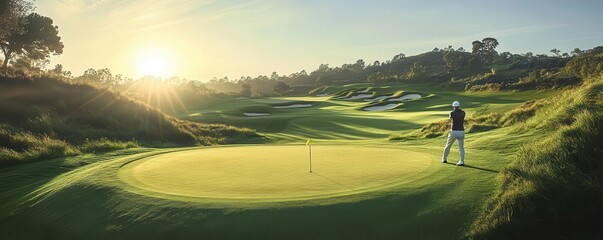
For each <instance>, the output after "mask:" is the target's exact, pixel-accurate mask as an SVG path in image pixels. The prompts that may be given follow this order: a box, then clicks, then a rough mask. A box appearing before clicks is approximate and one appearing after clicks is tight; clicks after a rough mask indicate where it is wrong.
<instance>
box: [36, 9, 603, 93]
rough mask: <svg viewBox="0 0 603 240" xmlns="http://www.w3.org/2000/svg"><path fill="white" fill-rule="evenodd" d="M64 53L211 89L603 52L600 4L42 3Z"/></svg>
mask: <svg viewBox="0 0 603 240" xmlns="http://www.w3.org/2000/svg"><path fill="white" fill-rule="evenodd" d="M34 5H35V6H36V9H35V11H36V12H38V13H39V14H41V15H44V16H48V17H50V18H52V19H53V20H54V23H55V25H57V26H58V27H59V36H61V39H62V41H63V43H64V44H65V48H64V51H63V54H62V55H60V56H54V57H53V58H52V61H51V64H50V65H49V67H50V68H52V67H53V66H54V65H55V64H62V65H63V67H64V69H66V70H70V71H72V72H73V75H75V76H79V75H81V74H82V73H83V72H84V71H85V70H86V69H88V68H94V69H100V68H109V69H111V72H112V73H114V74H122V75H124V76H128V77H131V78H138V77H141V76H143V75H146V74H155V75H159V76H160V77H164V78H167V77H171V76H178V77H181V78H188V79H195V80H201V81H207V80H209V79H211V78H212V77H218V78H221V77H229V78H230V79H238V78H239V77H241V76H252V77H255V76H258V75H268V76H269V75H270V74H271V73H272V72H274V71H275V72H277V73H278V74H280V75H283V74H286V75H288V74H291V73H294V72H299V71H301V70H306V71H308V72H310V71H312V70H315V69H316V68H318V66H319V65H320V64H322V63H327V64H329V65H330V66H340V65H342V64H344V63H353V62H355V61H356V60H358V59H363V60H364V61H365V62H367V63H371V62H373V61H375V60H379V61H386V60H389V59H391V58H392V57H393V56H395V55H397V54H399V53H404V54H406V55H407V56H410V55H416V54H420V53H423V52H427V51H431V50H432V49H434V47H438V48H443V47H446V46H448V45H452V46H453V47H454V48H458V47H463V48H465V49H471V42H472V41H474V40H481V39H483V38H485V37H494V38H496V39H498V41H499V43H500V45H499V47H498V49H497V50H498V51H499V52H505V51H508V52H512V53H525V52H533V53H535V54H539V53H544V54H550V50H551V49H553V48H557V49H559V50H561V51H562V52H568V53H569V52H570V51H572V50H573V49H574V48H580V49H583V50H584V49H590V48H593V47H595V46H599V45H603V28H602V27H600V25H601V24H602V23H603V14H600V11H601V10H603V1H600V0H548V1H545V0H530V1H519V0H506V1H487V0H456V1H449V0H420V1H394V0H379V1H377V0H374V1H368V0H366V1H360V0H348V1H338V0H278V1H277V0H272V1H269V0H247V1H243V0H219V1H218V0H195V1H193V0H37V1H35V2H34Z"/></svg>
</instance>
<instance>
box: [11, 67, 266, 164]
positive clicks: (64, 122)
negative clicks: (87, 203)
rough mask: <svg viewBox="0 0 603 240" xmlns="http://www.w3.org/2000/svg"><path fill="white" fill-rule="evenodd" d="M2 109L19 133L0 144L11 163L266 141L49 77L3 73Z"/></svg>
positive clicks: (239, 130)
mask: <svg viewBox="0 0 603 240" xmlns="http://www.w3.org/2000/svg"><path fill="white" fill-rule="evenodd" d="M0 112H2V115H0V124H4V125H3V126H4V127H3V129H10V132H11V133H12V134H13V135H15V136H14V137H12V138H6V139H5V142H9V140H10V143H11V144H12V145H0V146H1V147H2V149H3V150H2V157H0V160H2V161H3V162H11V163H17V162H25V161H32V160H41V159H47V158H53V157H59V156H70V155H74V154H77V153H80V152H91V151H102V150H115V149H122V148H129V147H135V146H147V147H166V146H170V147H175V146H195V145H211V144H225V143H234V142H248V141H251V142H253V141H256V142H257V141H262V139H261V137H260V136H259V135H258V134H257V133H255V132H254V131H252V130H250V129H243V128H236V127H232V126H228V125H224V124H202V123H195V122H187V121H183V120H178V119H175V118H173V117H170V116H167V115H165V114H164V113H162V112H160V111H158V110H156V109H154V108H152V107H150V106H149V105H147V104H144V103H141V102H139V101H136V100H133V99H131V98H128V97H125V96H124V95H122V94H120V93H117V92H113V91H110V90H107V89H100V88H96V87H92V86H90V85H85V84H70V83H67V82H65V81H63V80H61V79H58V78H53V77H49V76H33V77H27V76H12V77H7V76H0ZM5 131H8V130H5ZM20 143H23V144H25V143H27V144H25V145H26V146H25V147H23V146H19V144H20Z"/></svg>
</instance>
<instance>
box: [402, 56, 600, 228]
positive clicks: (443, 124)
mask: <svg viewBox="0 0 603 240" xmlns="http://www.w3.org/2000/svg"><path fill="white" fill-rule="evenodd" d="M602 74H603V53H601V52H598V51H593V52H591V53H587V54H583V55H580V56H577V57H575V58H573V59H572V60H571V61H569V62H568V64H567V65H566V66H565V67H564V68H561V69H558V70H556V72H555V73H553V74H549V75H550V76H548V77H547V76H544V75H546V74H541V75H539V76H538V77H535V76H533V75H532V74H530V75H529V76H528V77H526V78H530V79H529V80H526V79H525V78H524V79H520V80H519V82H518V83H520V84H521V83H522V82H524V83H525V82H526V81H528V82H532V83H533V84H535V86H542V87H546V85H547V84H550V83H551V82H552V81H555V80H554V79H555V76H571V77H572V78H578V79H579V81H578V82H579V83H580V85H579V86H577V87H574V88H570V89H566V90H564V91H563V92H562V93H561V94H558V95H554V96H551V97H547V98H544V99H539V100H535V101H528V102H526V103H524V104H523V105H521V106H519V107H517V108H515V109H513V110H510V111H506V112H489V113H486V114H481V115H480V114H477V115H474V116H473V117H469V118H468V119H467V120H466V131H467V132H468V133H477V132H485V131H489V130H492V129H496V128H503V127H507V128H509V129H510V133H511V134H510V135H508V136H507V138H519V136H522V135H523V136H525V135H529V136H533V138H531V139H538V140H536V141H534V140H532V141H526V140H511V139H509V141H519V142H521V143H520V144H519V146H521V147H519V149H517V153H516V154H515V155H514V158H513V160H512V162H511V164H510V165H509V166H508V167H506V168H505V169H504V170H503V171H501V173H500V174H499V175H498V177H497V181H498V187H497V191H496V193H495V194H494V195H493V196H492V197H491V198H490V199H489V200H488V201H487V202H486V204H485V206H484V208H483V210H482V212H481V214H480V215H479V217H478V218H477V219H476V220H475V221H474V223H473V225H472V226H471V228H470V230H469V232H468V236H469V237H471V238H475V239H509V238H512V239H542V238H547V239H550V238H553V239H598V238H601V237H603V231H602V230H601V229H600V226H601V225H603V220H602V219H601V218H600V216H601V215H603V209H602V208H601V205H603V197H602V196H603V162H602V161H601V159H603V148H601V146H600V144H601V143H602V142H603V75H602ZM543 76H544V77H543ZM553 85H556V84H553ZM449 124H450V123H449V121H448V120H444V121H439V122H434V123H429V124H426V125H424V126H423V127H422V128H421V129H419V130H416V131H414V132H412V133H409V134H406V135H392V136H391V137H390V140H413V139H420V138H434V137H440V136H442V135H444V134H445V133H447V132H448V129H449V127H450V126H449Z"/></svg>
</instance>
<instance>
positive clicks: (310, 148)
mask: <svg viewBox="0 0 603 240" xmlns="http://www.w3.org/2000/svg"><path fill="white" fill-rule="evenodd" d="M308 150H309V151H310V173H312V145H308Z"/></svg>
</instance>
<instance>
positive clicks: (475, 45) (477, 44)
mask: <svg viewBox="0 0 603 240" xmlns="http://www.w3.org/2000/svg"><path fill="white" fill-rule="evenodd" d="M471 46H472V48H471V54H473V55H482V54H483V51H484V43H482V42H481V41H479V40H475V41H473V42H472V43H471Z"/></svg>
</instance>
